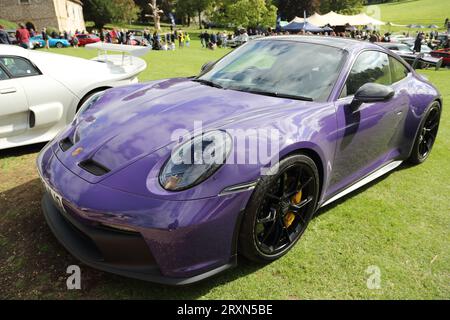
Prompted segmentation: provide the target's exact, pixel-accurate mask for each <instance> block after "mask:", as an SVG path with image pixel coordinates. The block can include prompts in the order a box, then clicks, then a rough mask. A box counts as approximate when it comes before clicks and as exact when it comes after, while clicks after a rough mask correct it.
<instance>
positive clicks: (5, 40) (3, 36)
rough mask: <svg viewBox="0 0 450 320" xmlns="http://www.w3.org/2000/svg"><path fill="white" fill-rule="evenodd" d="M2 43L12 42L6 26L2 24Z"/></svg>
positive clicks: (0, 34) (0, 38)
mask: <svg viewBox="0 0 450 320" xmlns="http://www.w3.org/2000/svg"><path fill="white" fill-rule="evenodd" d="M0 44H12V43H11V40H9V35H8V33H7V32H6V31H5V29H4V27H3V26H2V25H1V24H0Z"/></svg>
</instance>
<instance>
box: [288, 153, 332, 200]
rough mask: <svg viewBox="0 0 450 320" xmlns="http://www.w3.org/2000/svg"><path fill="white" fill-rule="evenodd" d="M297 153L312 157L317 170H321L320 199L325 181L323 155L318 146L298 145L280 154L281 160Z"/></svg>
mask: <svg viewBox="0 0 450 320" xmlns="http://www.w3.org/2000/svg"><path fill="white" fill-rule="evenodd" d="M295 154H304V155H306V156H308V157H310V158H311V160H313V161H314V163H315V165H316V167H317V170H318V172H319V200H320V199H321V196H322V191H323V186H324V181H325V178H326V177H325V166H324V163H325V162H324V161H323V156H321V154H320V153H319V151H317V150H316V148H314V147H312V146H297V147H295V148H293V149H292V148H289V149H288V150H285V152H282V153H281V154H280V160H281V159H284V158H287V157H289V156H292V155H295Z"/></svg>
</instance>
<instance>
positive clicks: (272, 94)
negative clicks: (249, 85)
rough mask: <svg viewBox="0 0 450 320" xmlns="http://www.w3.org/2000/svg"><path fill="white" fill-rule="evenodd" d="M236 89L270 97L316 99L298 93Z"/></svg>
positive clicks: (302, 99)
mask: <svg viewBox="0 0 450 320" xmlns="http://www.w3.org/2000/svg"><path fill="white" fill-rule="evenodd" d="M236 90H238V91H243V92H248V93H254V94H261V95H264V96H269V97H277V98H286V99H292V100H301V101H310V102H312V101H314V99H313V98H310V97H304V96H297V95H293V94H287V93H279V92H270V91H263V90H258V89H236Z"/></svg>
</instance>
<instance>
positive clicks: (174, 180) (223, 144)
mask: <svg viewBox="0 0 450 320" xmlns="http://www.w3.org/2000/svg"><path fill="white" fill-rule="evenodd" d="M231 145H232V139H231V137H230V135H229V134H228V133H226V132H225V131H219V130H216V131H210V132H205V133H203V134H201V135H198V136H196V137H195V138H193V139H191V140H189V141H188V142H186V143H184V144H182V145H181V146H180V147H178V148H177V149H175V150H174V151H173V152H172V155H171V157H170V159H169V160H168V161H167V162H166V164H165V165H164V167H163V168H162V170H161V173H160V175H159V182H160V184H161V186H162V187H163V188H164V189H166V190H170V191H179V190H184V189H188V188H191V187H193V186H195V185H197V184H199V183H201V182H202V181H204V180H206V179H207V178H208V177H210V176H211V175H212V174H213V173H214V172H215V171H217V169H219V168H220V166H221V165H222V164H224V163H225V161H226V159H227V157H228V155H229V154H230V151H231Z"/></svg>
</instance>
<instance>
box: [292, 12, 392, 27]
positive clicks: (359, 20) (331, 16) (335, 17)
mask: <svg viewBox="0 0 450 320" xmlns="http://www.w3.org/2000/svg"><path fill="white" fill-rule="evenodd" d="M292 21H295V22H304V21H305V19H304V18H300V17H295V18H294V19H293V20H292ZM292 21H291V22H292ZM306 21H307V22H309V23H312V24H314V25H316V26H325V25H330V26H345V25H347V24H349V25H351V26H366V25H369V24H370V25H373V26H380V25H385V23H384V22H383V21H380V20H377V19H374V18H372V17H369V16H368V15H367V14H365V13H360V14H357V15H353V16H347V15H343V14H339V13H336V12H334V11H330V12H329V13H327V14H324V15H320V14H318V13H317V12H316V13H314V14H313V15H312V16H310V17H309V18H307V19H306Z"/></svg>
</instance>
